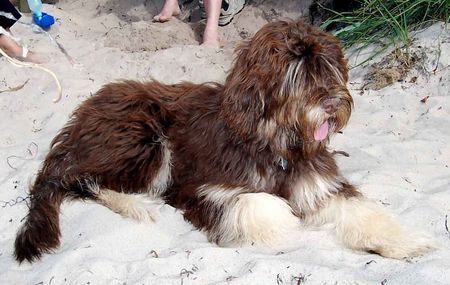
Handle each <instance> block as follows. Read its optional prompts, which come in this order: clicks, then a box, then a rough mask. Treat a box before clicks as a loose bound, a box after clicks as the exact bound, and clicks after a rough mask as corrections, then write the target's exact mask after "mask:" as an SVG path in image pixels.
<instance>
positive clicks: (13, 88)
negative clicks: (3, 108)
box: [0, 78, 30, 93]
mask: <svg viewBox="0 0 450 285" xmlns="http://www.w3.org/2000/svg"><path fill="white" fill-rule="evenodd" d="M28 81H30V78H28V79H27V80H25V82H24V83H22V84H20V85H17V86H16V87H11V88H8V89H5V90H0V93H3V92H15V91H19V90H20V89H22V88H23V87H24V86H25V85H27V83H28Z"/></svg>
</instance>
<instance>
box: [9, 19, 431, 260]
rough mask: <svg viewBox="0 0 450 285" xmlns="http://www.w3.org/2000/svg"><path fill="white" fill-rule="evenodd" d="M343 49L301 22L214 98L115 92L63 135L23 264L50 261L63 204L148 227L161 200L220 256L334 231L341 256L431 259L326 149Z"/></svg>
mask: <svg viewBox="0 0 450 285" xmlns="http://www.w3.org/2000/svg"><path fill="white" fill-rule="evenodd" d="M347 80H348V75H347V64H346V61H345V59H344V55H343V52H342V49H341V46H340V43H339V41H338V40H337V39H336V38H335V37H333V36H332V35H330V34H328V33H325V32H323V31H322V30H320V29H318V28H314V27H311V26H309V25H306V24H304V23H302V22H294V21H279V22H274V23H269V24H267V25H266V26H264V27H263V28H262V29H261V30H260V31H258V32H257V33H256V35H255V36H254V37H253V38H252V39H250V40H248V41H246V42H244V43H242V44H241V45H240V46H239V47H238V48H237V50H236V59H235V62H234V65H233V67H232V68H231V70H230V72H229V74H228V76H227V78H226V81H225V83H224V84H223V85H221V84H193V83H187V82H185V83H180V84H175V85H165V84H162V83H160V82H157V81H151V82H146V83H141V82H135V81H123V82H118V83H111V84H108V85H106V86H104V87H103V88H102V89H100V90H99V91H98V92H97V94H95V95H94V96H92V97H91V98H89V99H88V100H86V101H85V102H84V103H82V104H81V105H80V107H79V108H78V109H77V110H76V111H75V112H74V113H73V115H72V117H71V119H70V121H69V122H68V123H67V125H66V126H65V127H64V128H63V129H62V130H61V131H60V132H59V133H58V135H57V136H56V137H55V139H54V140H53V142H52V144H51V148H50V151H49V153H48V155H47V157H46V159H45V161H44V163H43V166H42V169H41V170H40V171H39V174H38V176H37V179H36V181H35V183H34V185H33V187H32V189H31V206H30V209H29V214H28V216H27V218H26V221H25V223H24V225H23V226H22V228H21V229H20V230H19V233H18V235H17V238H16V242H15V256H16V259H17V260H18V261H19V262H22V261H24V260H28V261H30V262H31V261H34V260H36V259H39V258H40V257H41V256H42V254H43V253H49V252H51V251H53V250H54V249H56V248H57V246H58V245H59V243H60V241H59V239H60V228H59V209H60V205H61V203H62V202H63V200H65V199H92V200H95V201H98V202H99V203H102V204H103V205H105V206H107V207H109V208H111V209H112V210H114V211H116V212H118V213H120V214H122V215H124V216H128V217H133V218H137V219H140V220H148V221H151V220H152V219H153V215H152V212H151V211H150V210H148V209H147V208H146V206H148V205H146V204H145V203H144V202H143V200H142V199H143V198H142V196H143V195H149V196H151V197H158V198H160V199H162V200H164V201H165V202H166V203H168V204H170V205H172V206H174V207H176V208H178V209H180V210H182V212H183V214H184V217H185V218H186V219H187V220H188V221H190V222H191V223H192V224H193V225H195V226H196V227H197V228H198V229H201V230H203V231H204V232H205V233H206V234H207V236H208V238H209V239H210V240H211V241H212V242H216V243H218V244H219V245H239V244H247V243H257V244H269V245H270V244H276V243H280V242H283V240H284V238H285V237H286V236H288V235H290V234H291V233H293V232H294V231H298V230H300V226H301V224H314V225H317V224H323V223H332V224H334V225H335V229H336V234H337V236H338V237H339V238H340V239H341V240H342V241H343V242H344V243H345V244H346V245H348V246H349V247H350V248H354V249H358V250H366V251H374V252H377V253H379V254H381V255H384V256H387V257H392V258H403V257H407V256H414V255H417V254H421V253H423V252H425V251H427V250H429V249H430V248H432V244H431V242H430V241H429V240H428V239H426V238H425V237H423V236H421V235H420V234H416V233H413V232H411V231H409V230H407V229H405V228H403V227H402V226H401V224H400V223H399V222H397V221H396V220H395V218H393V217H392V216H391V215H390V214H388V213H387V212H386V211H384V210H383V209H382V208H380V207H378V206H376V205H375V204H372V203H370V202H367V201H365V200H364V198H363V197H362V196H361V194H360V193H359V192H358V191H357V190H356V189H355V187H354V186H352V185H351V184H350V183H349V182H348V181H347V180H346V179H345V178H344V177H342V175H341V174H340V172H339V170H338V168H337V165H336V163H335V160H334V158H333V155H332V154H331V153H330V152H329V151H328V149H327V143H328V141H329V137H330V135H332V134H333V133H335V132H338V131H340V130H341V129H342V128H343V127H344V126H345V125H346V123H347V121H348V119H349V117H350V113H351V109H352V105H353V101H352V98H351V96H350V93H349V91H348V90H347V87H346V84H347Z"/></svg>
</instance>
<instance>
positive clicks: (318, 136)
mask: <svg viewBox="0 0 450 285" xmlns="http://www.w3.org/2000/svg"><path fill="white" fill-rule="evenodd" d="M328 129H329V125H328V121H325V122H324V123H323V124H322V125H321V126H320V127H319V128H317V129H316V130H315V131H314V139H315V140H316V141H321V140H324V139H325V138H326V137H327V135H328Z"/></svg>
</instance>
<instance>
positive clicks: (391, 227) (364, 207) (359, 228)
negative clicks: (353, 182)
mask: <svg viewBox="0 0 450 285" xmlns="http://www.w3.org/2000/svg"><path fill="white" fill-rule="evenodd" d="M306 221H307V223H309V224H315V225H318V224H323V223H333V224H334V225H335V228H336V234H337V236H338V238H339V239H340V240H341V241H342V242H343V243H344V244H346V245H347V246H348V247H350V248H352V249H357V250H365V251H369V252H376V253H378V254H380V255H382V256H385V257H390V258H396V259H401V258H406V257H413V256H418V255H421V254H423V253H425V252H427V251H430V250H432V249H433V248H435V245H434V242H433V241H432V240H431V238H429V237H428V236H426V235H424V234H422V233H419V232H416V231H413V230H409V229H407V228H406V227H404V226H403V225H402V224H401V223H400V222H399V221H398V220H397V219H396V218H395V217H394V216H393V215H391V214H390V213H389V212H388V211H387V210H385V209H383V208H382V207H380V206H378V205H376V204H374V203H372V202H370V201H367V200H364V198H362V197H352V198H346V197H342V196H339V195H336V196H334V197H332V198H331V199H330V200H329V201H328V203H327V204H326V205H324V207H322V208H321V209H320V210H319V211H318V212H317V213H315V214H312V215H309V216H308V217H306Z"/></svg>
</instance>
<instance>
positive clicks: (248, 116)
mask: <svg viewBox="0 0 450 285" xmlns="http://www.w3.org/2000/svg"><path fill="white" fill-rule="evenodd" d="M236 55H237V56H236V59H235V62H234V66H233V68H232V70H231V71H230V73H229V75H228V77H227V79H226V82H225V86H224V91H223V94H222V96H223V97H222V99H223V100H222V104H223V106H222V107H223V108H222V114H223V115H224V116H225V117H226V119H227V122H228V124H229V126H230V127H231V129H232V130H233V131H235V132H236V133H238V134H239V135H240V136H241V138H243V139H247V138H250V137H251V136H252V135H253V134H255V133H256V130H257V127H258V123H259V122H260V121H261V120H262V119H263V118H264V116H265V113H266V111H267V108H268V105H269V104H270V101H271V99H270V96H267V95H266V94H269V93H268V92H271V91H270V89H271V87H270V85H273V82H271V77H272V76H273V74H271V73H273V70H271V69H270V67H269V66H266V65H265V64H264V61H263V60H261V58H259V59H258V57H259V56H260V55H257V54H252V51H251V49H250V42H244V43H242V44H241V45H240V46H239V47H238V48H237V49H236Z"/></svg>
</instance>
